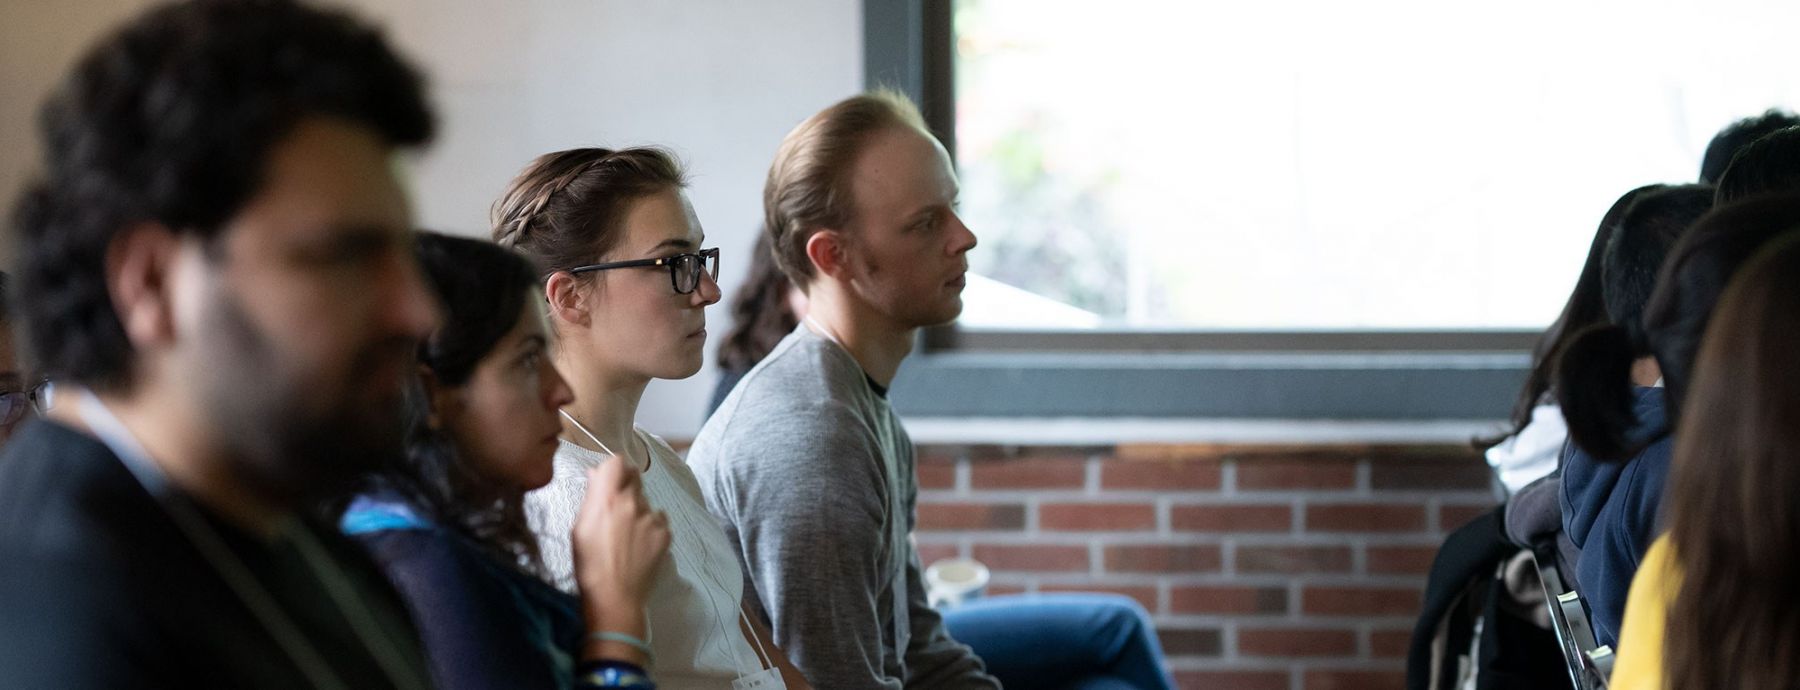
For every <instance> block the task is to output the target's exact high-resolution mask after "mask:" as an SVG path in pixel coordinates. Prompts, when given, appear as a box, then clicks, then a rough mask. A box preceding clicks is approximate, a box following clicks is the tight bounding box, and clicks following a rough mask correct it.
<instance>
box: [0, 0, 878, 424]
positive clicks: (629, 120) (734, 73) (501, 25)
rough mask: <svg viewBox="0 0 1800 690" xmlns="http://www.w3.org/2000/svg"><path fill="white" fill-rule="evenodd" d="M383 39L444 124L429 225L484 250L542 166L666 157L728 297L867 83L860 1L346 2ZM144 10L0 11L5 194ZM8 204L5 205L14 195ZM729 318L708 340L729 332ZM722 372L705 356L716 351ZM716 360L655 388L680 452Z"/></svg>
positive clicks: (421, 190)
mask: <svg viewBox="0 0 1800 690" xmlns="http://www.w3.org/2000/svg"><path fill="white" fill-rule="evenodd" d="M340 1H341V3H342V4H344V5H347V6H350V7H352V8H354V9H355V10H357V11H359V12H361V13H363V14H364V15H365V16H367V17H369V18H371V19H374V20H377V21H379V22H381V23H383V24H385V25H386V26H388V28H389V31H390V32H391V35H392V36H393V37H394V39H395V40H396V41H397V42H398V43H399V44H400V45H401V46H402V49H403V50H404V51H405V52H406V53H407V54H408V55H409V56H411V57H412V58H413V59H414V60H415V61H416V62H417V63H418V64H420V65H421V66H422V67H423V68H424V69H425V71H426V72H427V74H428V75H429V76H430V78H431V85H432V96H433V98H434V99H435V101H436V103H437V106H438V113H439V117H440V120H441V124H442V127H441V129H440V131H439V136H438V139H437V142H436V144H435V145H434V146H433V147H432V148H431V150H430V151H429V152H428V153H426V154H425V155H424V157H423V158H422V159H421V160H420V161H419V164H418V167H417V169H416V171H415V174H416V179H415V183H414V185H413V187H414V190H415V194H416V198H415V203H416V207H417V213H418V218H419V220H420V223H421V224H422V225H423V226H424V227H429V228H432V229H438V230H444V231H451V232H463V233H469V234H480V235H485V234H486V231H487V210H488V206H489V204H490V203H492V201H493V199H494V198H495V197H496V196H498V195H499V193H500V191H501V188H502V187H503V186H505V184H506V182H507V180H509V179H511V177H512V175H513V174H514V173H515V172H517V171H518V169H519V168H520V167H522V166H523V165H524V164H525V163H526V162H527V161H529V160H530V159H531V158H532V157H533V156H536V155H537V154H540V153H544V152H547V151H552V150H557V149H563V148H570V147H575V146H589V145H604V146H612V147H617V146H626V145H635V144H661V145H664V146H668V147H670V148H672V149H673V150H675V151H676V152H677V153H679V154H680V155H681V156H682V158H683V159H684V160H685V161H686V162H687V164H688V166H689V169H690V172H691V173H692V177H693V185H692V188H691V190H690V195H691V197H692V199H693V202H694V207H695V209H696V211H697V212H698V213H699V215H700V220H701V222H702V224H704V225H705V226H706V231H707V236H708V237H709V238H711V243H712V244H715V245H717V246H720V247H722V248H724V249H725V256H724V258H723V267H722V269H721V270H722V273H723V275H722V278H721V282H723V283H724V284H725V287H726V296H727V298H729V296H730V295H731V294H732V291H733V288H734V287H735V286H736V284H737V281H738V280H739V279H741V277H742V276H743V273H744V270H743V269H744V267H745V266H746V255H747V252H748V251H749V248H750V244H751V241H752V238H753V233H754V231H755V230H756V227H757V224H758V219H759V218H760V217H761V192H762V181H763V175H764V173H765V172H766V171H767V170H768V164H769V160H770V158H771V157H773V155H774V152H775V147H776V145H777V144H778V143H779V142H780V140H781V136H782V135H783V134H786V133H787V131H788V129H790V128H792V127H793V126H794V125H795V124H797V123H798V122H799V121H800V120H801V119H803V118H804V117H806V116H807V115H810V114H811V113H813V112H814V111H817V110H818V109H820V108H822V107H824V106H826V105H828V104H830V103H832V102H834V101H836V100H838V99H840V98H843V97H845V96H848V95H850V94H852V93H854V92H856V91H857V90H859V89H860V88H861V85H862V23H861V22H862V15H861V11H862V10H861V3H860V2H858V0H780V1H779V2H767V1H763V2H745V1H742V0H678V1H674V2H658V1H655V0H508V1H505V2H499V1H494V0H340ZM144 4H145V3H143V2H141V0H81V2H63V1H59V0H5V2H3V3H0V5H4V8H0V142H4V144H5V145H4V146H0V185H3V186H0V189H3V190H5V193H6V194H8V195H10V194H12V190H16V189H17V188H18V186H19V184H20V182H21V181H22V180H23V179H24V177H25V174H26V173H25V171H27V170H29V168H30V166H32V165H34V161H35V160H36V156H37V154H36V152H35V148H34V147H35V144H32V145H31V146H23V145H15V141H24V140H28V139H29V138H30V137H31V135H32V128H31V125H30V120H31V118H32V117H33V115H32V113H34V112H35V110H36V104H37V102H38V101H39V100H41V98H42V96H43V93H44V91H46V90H47V89H48V86H49V84H50V83H51V82H52V80H54V79H55V77H56V76H57V74H59V73H60V72H61V71H62V70H63V69H66V67H67V64H68V62H69V61H70V60H72V59H73V57H74V56H75V55H76V54H77V52H78V51H79V49H80V48H81V46H83V45H84V44H86V43H87V42H89V41H91V40H92V38H93V36H95V35H97V34H98V32H99V31H101V30H103V29H104V27H106V26H108V25H110V24H111V23H112V22H116V21H118V20H119V18H120V17H123V16H127V15H128V14H129V13H130V12H131V11H132V10H133V9H135V8H136V7H139V6H142V5H144ZM9 198H10V196H9ZM724 312H725V310H724V309H723V308H718V307H715V308H714V309H712V310H711V314H710V316H709V325H711V326H712V328H711V330H712V332H713V333H714V334H715V336H714V337H715V338H717V337H718V335H717V334H722V333H723V332H724V330H725V325H726V324H725V314H724ZM708 358H709V360H710V358H711V352H710V351H709V352H708ZM713 381H714V374H713V371H712V368H711V364H710V362H709V364H708V366H707V368H706V369H705V370H703V371H701V372H700V374H699V375H698V376H695V377H694V378H692V379H688V380H686V381H659V382H656V383H654V384H652V385H651V387H650V390H649V392H648V393H647V394H646V395H645V398H644V404H643V407H642V409H641V411H640V413H639V421H640V423H641V424H643V425H644V426H645V427H647V428H649V429H650V430H652V431H655V432H657V433H661V434H664V435H668V436H672V437H678V438H686V437H689V436H691V435H692V434H693V433H694V432H695V431H697V430H698V428H699V424H700V420H701V416H702V414H704V411H705V405H706V402H707V400H708V399H709V397H710V395H711V391H712V385H713Z"/></svg>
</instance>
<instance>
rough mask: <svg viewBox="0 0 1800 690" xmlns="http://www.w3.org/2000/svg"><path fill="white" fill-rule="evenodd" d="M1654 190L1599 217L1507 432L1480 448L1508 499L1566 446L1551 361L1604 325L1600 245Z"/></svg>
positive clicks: (1536, 352) (1624, 199)
mask: <svg viewBox="0 0 1800 690" xmlns="http://www.w3.org/2000/svg"><path fill="white" fill-rule="evenodd" d="M1660 187H1661V185H1645V186H1643V187H1638V188H1637V189H1633V190H1631V191H1629V192H1626V193H1625V194H1624V196H1621V197H1619V200H1618V201H1614V202H1613V205H1612V207H1611V208H1608V209H1606V215H1604V216H1601V218H1600V228H1599V229H1598V230H1595V231H1594V241H1593V242H1592V243H1590V244H1589V245H1588V253H1587V261H1586V262H1585V263H1583V264H1582V266H1581V275H1580V276H1579V277H1577V278H1576V279H1575V289H1574V291H1572V292H1570V293H1569V301H1568V302H1566V303H1564V304H1563V308H1562V313H1561V314H1560V315H1558V316H1557V317H1556V321H1555V322H1554V323H1551V324H1550V327H1549V328H1547V329H1545V330H1544V334H1543V336H1541V337H1539V338H1538V342H1537V346H1536V347H1534V348H1532V351H1531V373H1530V374H1529V375H1528V376H1526V377H1525V385H1524V386H1523V387H1521V388H1520V389H1519V397H1518V400H1516V401H1515V402H1514V403H1513V410H1512V417H1511V419H1510V420H1509V423H1508V427H1509V428H1508V430H1507V431H1506V433H1505V434H1504V435H1502V436H1501V437H1499V438H1498V439H1497V440H1489V441H1487V442H1486V443H1485V444H1483V445H1487V446H1488V447H1487V449H1486V451H1485V455H1486V456H1487V461H1488V465H1490V466H1492V467H1493V468H1494V473H1495V474H1496V475H1497V476H1498V477H1499V478H1500V483H1501V485H1503V486H1505V487H1506V493H1507V495H1509V496H1510V495H1512V494H1515V493H1518V492H1519V490H1520V489H1523V488H1525V485H1527V484H1530V483H1532V482H1534V481H1537V480H1538V479H1540V478H1542V477H1544V476H1545V475H1548V474H1550V473H1551V472H1554V471H1555V470H1556V466H1557V460H1558V458H1559V457H1560V456H1561V455H1562V449H1563V446H1564V445H1566V444H1567V443H1568V441H1569V427H1568V425H1566V424H1564V423H1563V417H1562V408H1561V407H1559V406H1557V403H1556V392H1555V391H1554V390H1552V388H1551V386H1550V382H1551V373H1552V372H1553V370H1554V369H1555V368H1556V359H1557V356H1558V355H1560V354H1562V350H1563V347H1565V346H1567V345H1568V343H1569V341H1570V340H1572V339H1574V337H1575V334H1576V333H1579V332H1581V331H1582V330H1583V329H1586V328H1587V327H1589V326H1593V325H1595V324H1603V323H1606V303H1605V302H1603V301H1602V300H1601V298H1600V272H1601V262H1602V260H1603V259H1604V257H1605V255H1606V244H1607V242H1608V241H1609V240H1611V239H1612V234H1613V228H1615V227H1618V225H1619V222H1620V220H1621V219H1622V218H1623V217H1624V215H1625V209H1627V208H1630V206H1631V202H1632V201H1634V200H1636V199H1637V198H1638V195H1640V194H1643V193H1644V192H1646V191H1650V190H1654V189H1658V188H1660Z"/></svg>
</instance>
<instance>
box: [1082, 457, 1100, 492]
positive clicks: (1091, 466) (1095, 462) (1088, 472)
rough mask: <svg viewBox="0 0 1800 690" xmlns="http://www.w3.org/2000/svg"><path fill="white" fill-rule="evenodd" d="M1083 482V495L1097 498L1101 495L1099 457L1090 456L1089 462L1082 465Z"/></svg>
mask: <svg viewBox="0 0 1800 690" xmlns="http://www.w3.org/2000/svg"><path fill="white" fill-rule="evenodd" d="M1081 481H1082V489H1083V491H1082V493H1085V494H1087V495H1089V496H1095V495H1099V494H1100V493H1101V491H1100V458H1099V457H1097V456H1093V455H1090V456H1088V459H1087V461H1086V462H1085V463H1084V464H1083V465H1082V475H1081Z"/></svg>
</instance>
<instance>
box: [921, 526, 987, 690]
mask: <svg viewBox="0 0 1800 690" xmlns="http://www.w3.org/2000/svg"><path fill="white" fill-rule="evenodd" d="M906 573H907V580H906V582H907V587H906V589H907V592H906V599H907V607H908V608H909V609H911V612H912V615H911V616H910V617H909V619H908V620H909V621H910V622H911V623H912V644H910V645H908V646H907V650H906V674H907V678H906V687H909V688H979V689H982V690H986V689H989V688H998V687H1000V681H998V680H996V679H994V677H993V676H990V675H988V674H987V667H986V665H985V664H983V663H982V662H981V659H980V658H979V657H976V656H975V652H974V651H972V650H970V649H969V647H968V645H965V644H963V643H961V642H957V641H956V640H954V639H951V637H950V632H949V631H948V630H945V629H944V619H943V617H942V616H939V615H938V612H937V611H936V610H934V609H932V608H931V607H930V606H929V605H927V604H926V601H925V584H924V579H923V578H922V577H921V576H920V573H919V555H918V552H916V551H915V552H913V554H912V558H911V559H910V560H909V561H908V562H907V564H906Z"/></svg>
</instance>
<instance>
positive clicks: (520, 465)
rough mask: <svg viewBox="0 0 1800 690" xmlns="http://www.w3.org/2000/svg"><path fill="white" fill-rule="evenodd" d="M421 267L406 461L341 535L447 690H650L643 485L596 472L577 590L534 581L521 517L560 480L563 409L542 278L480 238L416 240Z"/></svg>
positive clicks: (579, 522) (659, 558)
mask: <svg viewBox="0 0 1800 690" xmlns="http://www.w3.org/2000/svg"><path fill="white" fill-rule="evenodd" d="M418 254H419V259H420V263H421V265H422V267H423V268H424V272H425V276H426V278H427V279H428V281H429V282H430V283H431V285H432V287H433V288H434V291H435V292H436V294H437V296H438V298H439V300H440V301H441V302H442V303H443V304H444V321H443V323H442V324H441V325H440V326H439V327H438V328H437V330H436V331H434V332H433V333H432V334H431V337H430V338H428V339H427V340H426V341H425V342H423V343H421V344H420V346H419V352H418V359H419V373H418V375H417V377H416V379H415V380H414V381H413V382H412V386H411V387H410V388H409V390H408V405H407V411H408V414H407V417H408V419H407V447H406V452H405V453H403V454H401V455H399V456H397V457H395V458H393V459H392V460H391V461H389V462H388V463H387V464H386V465H385V466H383V467H381V468H380V469H378V470H376V471H374V472H371V473H369V474H368V475H366V476H364V477H361V478H360V479H359V481H358V485H357V486H356V488H355V492H356V493H355V494H354V495H353V496H351V497H349V498H347V499H346V500H344V501H341V502H340V504H341V505H344V506H345V508H344V509H343V512H342V514H341V516H340V518H339V522H340V525H341V528H342V529H343V530H344V532H345V533H347V534H349V535H350V536H351V537H353V538H354V539H356V540H357V541H358V542H359V543H361V544H362V546H363V547H364V548H365V549H367V550H368V551H369V553H370V555H371V556H373V557H374V559H375V561H376V562H377V563H378V564H380V566H381V569H382V571H383V572H385V573H386V574H387V576H388V579H389V580H390V581H392V582H393V584H394V587H395V589H396V590H398V591H399V592H400V594H401V597H402V598H403V599H404V600H405V602H406V605H407V608H408V610H409V611H410V613H411V615H412V618H413V623H414V626H415V627H417V628H418V631H419V637H420V640H421V641H422V642H423V643H424V649H425V655H426V657H427V660H428V661H429V662H430V666H431V673H432V680H433V681H434V684H435V685H436V686H437V687H439V688H470V689H475V688H569V687H582V688H587V687H599V688H613V687H618V688H639V689H640V690H643V689H647V688H651V687H653V685H652V683H651V682H650V680H649V672H648V671H647V670H646V668H645V667H646V666H648V665H649V662H650V658H649V654H648V650H647V649H642V648H640V645H637V644H635V643H634V642H635V641H636V640H641V639H642V636H644V635H645V634H646V632H647V631H646V625H647V622H646V621H645V617H644V602H645V601H646V599H647V597H648V594H649V590H650V585H651V583H652V581H653V577H654V574H655V572H656V569H657V567H658V566H659V565H660V564H661V563H663V562H664V561H665V560H666V550H667V548H668V543H669V529H668V524H667V522H666V519H665V518H664V517H663V516H661V515H659V514H657V513H655V512H654V511H652V510H651V509H650V508H649V505H648V502H647V501H646V500H645V498H644V495H643V493H642V492H641V491H640V490H639V489H638V484H639V482H638V479H637V476H636V475H635V473H633V472H631V470H630V469H629V468H626V467H622V466H618V465H614V466H609V467H606V468H603V469H600V470H596V472H595V475H594V481H593V484H594V486H593V488H592V490H591V491H589V492H588V494H587V495H586V496H585V497H583V502H582V503H581V515H580V517H579V518H572V519H571V520H570V523H569V524H568V525H565V526H564V530H565V531H572V532H573V533H574V536H575V539H574V542H575V543H576V544H577V545H578V548H579V550H580V552H581V553H580V554H579V555H578V557H577V559H578V560H577V562H576V563H575V565H573V566H572V567H573V569H574V571H575V572H576V573H577V576H576V580H577V581H578V582H579V586H577V587H575V588H574V589H572V590H571V591H570V592H568V593H564V592H561V591H558V590H557V589H555V588H553V587H550V586H549V585H547V584H545V583H544V582H543V580H542V579H541V571H542V569H543V563H542V560H541V558H540V557H539V555H538V545H537V540H536V539H535V538H534V537H533V536H532V534H531V530H530V528H529V527H528V525H527V524H526V520H525V515H524V509H523V504H524V498H525V492H527V491H529V490H532V489H535V488H538V487H541V486H543V485H545V484H547V483H549V481H550V478H551V474H552V472H551V457H552V454H553V453H554V452H555V449H556V436H557V431H558V427H559V426H560V422H559V418H558V416H557V410H558V408H560V407H561V406H562V405H564V404H566V403H568V402H569V400H570V399H571V398H570V393H569V387H568V385H567V384H566V383H565V382H564V380H563V378H562V377H561V376H559V375H558V374H557V371H556V369H555V368H554V367H552V366H551V364H550V359H549V352H548V350H549V347H550V344H549V339H548V338H549V335H548V333H546V328H545V324H544V315H543V302H542V298H541V297H540V296H539V295H538V291H537V275H536V271H535V270H534V269H533V268H532V267H531V265H530V264H529V263H527V262H526V261H525V260H524V259H522V258H520V257H518V256H517V255H515V254H513V253H512V252H509V251H507V250H505V249H502V248H500V247H496V246H494V245H493V243H491V242H486V241H483V240H477V239H470V238H463V237H450V236H446V235H439V234H435V233H422V234H421V235H420V237H419V243H418ZM571 595H574V596H571Z"/></svg>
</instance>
